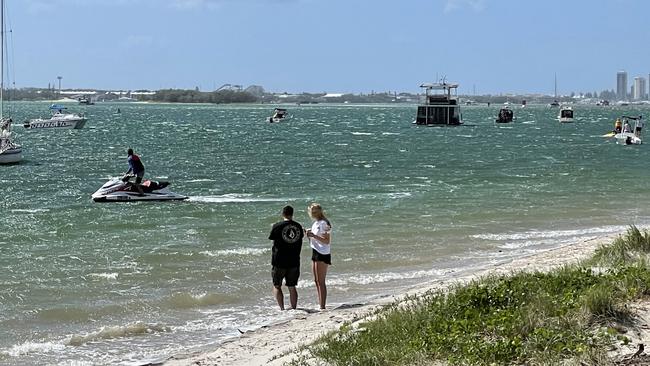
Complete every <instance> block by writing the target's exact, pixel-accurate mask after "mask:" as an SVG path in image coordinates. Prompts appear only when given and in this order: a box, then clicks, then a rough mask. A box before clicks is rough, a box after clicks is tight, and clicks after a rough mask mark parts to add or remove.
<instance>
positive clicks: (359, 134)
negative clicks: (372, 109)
mask: <svg viewBox="0 0 650 366" xmlns="http://www.w3.org/2000/svg"><path fill="white" fill-rule="evenodd" d="M352 134H353V135H355V136H372V135H374V133H372V132H352Z"/></svg>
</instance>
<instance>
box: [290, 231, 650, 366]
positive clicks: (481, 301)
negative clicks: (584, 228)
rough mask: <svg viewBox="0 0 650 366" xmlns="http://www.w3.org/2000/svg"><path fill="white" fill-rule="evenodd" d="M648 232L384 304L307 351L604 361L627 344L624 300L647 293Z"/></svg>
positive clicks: (411, 358) (347, 359) (349, 360)
mask: <svg viewBox="0 0 650 366" xmlns="http://www.w3.org/2000/svg"><path fill="white" fill-rule="evenodd" d="M649 252H650V234H648V232H647V231H643V232H642V231H640V230H639V229H637V228H636V227H634V226H632V227H630V228H629V229H628V231H627V233H626V234H625V235H622V236H620V237H618V238H617V239H615V240H614V241H613V243H611V244H608V245H603V246H601V247H599V248H598V249H597V251H596V252H595V254H594V255H593V256H592V257H591V258H589V259H588V260H584V261H581V262H579V263H576V264H574V265H566V266H562V267H560V268H557V269H555V270H552V271H550V272H517V273H511V274H509V275H493V276H487V277H484V278H480V279H478V280H475V281H472V282H470V283H466V284H458V285H455V286H454V287H453V288H450V289H447V290H446V291H431V292H427V293H426V294H424V295H421V296H417V297H410V298H407V299H406V300H405V301H402V302H398V303H395V304H393V305H391V306H388V307H385V308H382V309H381V310H378V311H377V312H376V313H374V314H373V315H372V316H370V317H369V318H368V320H367V321H365V322H357V323H355V324H352V323H348V324H344V325H343V326H342V327H341V328H340V330H338V331H336V332H333V333H330V334H327V335H325V336H323V337H321V338H320V339H319V340H317V341H316V342H315V343H314V344H311V345H309V346H306V347H305V348H304V349H303V350H302V356H301V357H300V358H299V359H296V360H294V361H293V362H292V364H293V365H302V364H307V363H310V364H312V363H313V361H314V358H316V359H320V360H322V361H324V362H325V363H326V364H332V365H447V364H448V365H508V364H517V365H519V364H524V365H557V364H564V365H600V364H611V362H612V361H611V360H610V359H609V357H610V356H608V351H610V350H611V349H612V348H613V346H616V345H617V344H618V345H620V344H627V343H628V342H629V341H630V340H629V338H628V337H627V336H626V335H625V332H624V330H623V329H622V327H621V324H628V325H629V324H633V323H634V316H633V314H632V313H631V312H630V310H628V307H627V306H626V304H628V303H630V302H632V301H638V300H642V299H645V298H647V297H648V295H650V267H649V266H648V253H649Z"/></svg>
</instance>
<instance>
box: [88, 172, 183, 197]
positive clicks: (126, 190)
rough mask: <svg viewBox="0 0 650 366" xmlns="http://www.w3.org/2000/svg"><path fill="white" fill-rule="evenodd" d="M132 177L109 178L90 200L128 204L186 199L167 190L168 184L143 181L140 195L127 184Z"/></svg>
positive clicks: (136, 189)
mask: <svg viewBox="0 0 650 366" xmlns="http://www.w3.org/2000/svg"><path fill="white" fill-rule="evenodd" d="M132 177H133V176H132V175H127V176H124V177H123V178H121V179H120V178H117V177H116V178H111V179H110V180H109V181H108V182H106V183H104V185H103V186H101V188H99V189H98V190H97V192H95V193H93V195H92V198H93V201H95V202H128V201H180V200H186V199H187V198H188V197H187V196H183V195H181V194H177V193H174V192H170V191H169V189H168V188H167V187H168V186H169V182H158V181H154V180H145V181H144V182H142V184H141V187H142V194H141V193H140V192H139V191H138V188H137V187H136V186H135V183H131V182H129V180H130V179H131V178H132Z"/></svg>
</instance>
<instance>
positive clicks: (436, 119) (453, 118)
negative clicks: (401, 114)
mask: <svg viewBox="0 0 650 366" xmlns="http://www.w3.org/2000/svg"><path fill="white" fill-rule="evenodd" d="M420 88H423V89H424V97H425V100H424V104H421V105H419V106H418V110H417V114H416V116H415V121H413V124H415V125H423V126H441V125H442V126H458V125H462V124H463V121H462V114H461V113H460V104H459V102H458V97H457V96H456V95H452V90H453V91H454V94H455V92H456V90H457V89H458V84H448V83H446V82H444V81H443V82H442V83H432V84H422V85H420ZM433 90H435V91H441V93H437V94H431V92H432V91H433Z"/></svg>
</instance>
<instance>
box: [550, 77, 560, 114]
mask: <svg viewBox="0 0 650 366" xmlns="http://www.w3.org/2000/svg"><path fill="white" fill-rule="evenodd" d="M559 106H560V102H558V101H557V74H555V92H554V94H553V102H551V103H550V104H549V107H559Z"/></svg>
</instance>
